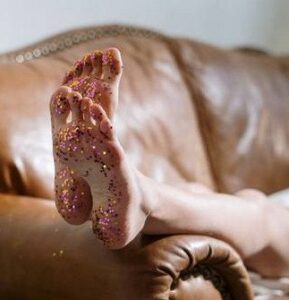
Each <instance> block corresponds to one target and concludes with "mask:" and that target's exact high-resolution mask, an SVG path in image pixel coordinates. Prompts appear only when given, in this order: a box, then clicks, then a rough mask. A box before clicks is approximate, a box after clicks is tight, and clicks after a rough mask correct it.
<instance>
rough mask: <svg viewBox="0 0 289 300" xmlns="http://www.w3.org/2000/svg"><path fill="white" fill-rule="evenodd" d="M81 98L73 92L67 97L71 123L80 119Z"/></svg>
mask: <svg viewBox="0 0 289 300" xmlns="http://www.w3.org/2000/svg"><path fill="white" fill-rule="evenodd" d="M81 98H82V96H81V94H80V93H78V92H75V91H73V92H71V93H69V95H68V101H69V104H70V108H71V112H72V121H78V120H80V119H81V117H82V114H81V110H80V103H81Z"/></svg>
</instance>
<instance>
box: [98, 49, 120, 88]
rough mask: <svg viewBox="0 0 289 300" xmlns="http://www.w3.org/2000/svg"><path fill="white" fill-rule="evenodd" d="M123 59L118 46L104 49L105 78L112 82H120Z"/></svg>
mask: <svg viewBox="0 0 289 300" xmlns="http://www.w3.org/2000/svg"><path fill="white" fill-rule="evenodd" d="M122 68H123V64H122V59H121V54H120V51H119V50H118V49H117V48H109V49H106V50H104V51H103V55H102V69H103V79H104V80H105V81H108V82H110V83H113V82H116V83H118V82H119V80H120V77H121V74H122Z"/></svg>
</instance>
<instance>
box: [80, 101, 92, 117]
mask: <svg viewBox="0 0 289 300" xmlns="http://www.w3.org/2000/svg"><path fill="white" fill-rule="evenodd" d="M91 106H92V100H91V99H90V98H88V97H85V98H83V99H82V101H81V111H82V113H83V119H84V121H85V122H87V123H91V113H90V107H91Z"/></svg>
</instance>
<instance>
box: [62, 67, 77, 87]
mask: <svg viewBox="0 0 289 300" xmlns="http://www.w3.org/2000/svg"><path fill="white" fill-rule="evenodd" d="M74 76H75V74H74V71H73V70H71V71H68V72H67V73H66V74H65V76H64V78H63V81H62V84H67V83H68V82H69V81H71V80H73V78H74Z"/></svg>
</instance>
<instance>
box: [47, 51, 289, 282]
mask: <svg viewBox="0 0 289 300" xmlns="http://www.w3.org/2000/svg"><path fill="white" fill-rule="evenodd" d="M121 73H122V61H121V56H120V53H119V51H118V50H117V49H114V48H111V49H106V50H104V51H103V52H101V51H96V52H94V53H92V54H89V55H87V56H85V57H84V58H83V59H82V60H81V61H79V62H77V63H76V65H75V66H74V67H73V69H72V70H71V71H70V72H68V74H67V75H66V76H65V79H64V81H63V86H62V87H60V88H59V89H58V90H57V91H56V92H55V94H54V95H53V96H52V98H51V105H50V108H51V117H52V133H53V146H54V158H55V168H56V177H55V186H56V206H57V209H58V211H59V213H60V214H61V215H62V216H63V218H64V219H65V220H66V221H67V222H69V223H71V224H81V223H83V222H85V221H87V220H91V221H92V228H93V231H94V233H95V234H96V235H97V237H98V238H99V239H100V240H102V241H103V243H104V244H105V246H106V247H107V248H110V249H119V248H122V247H124V246H126V245H127V244H128V243H130V242H131V241H132V240H133V239H134V237H135V236H136V235H137V234H138V233H139V232H140V231H143V232H144V233H146V234H152V235H156V234H184V233H187V234H201V235H207V236H212V237H214V238H218V239H221V240H224V241H226V242H227V243H229V244H231V245H232V246H233V247H235V248H236V250H237V251H238V252H239V253H240V255H241V257H242V258H243V259H244V261H245V263H246V264H247V266H248V267H249V268H251V269H253V270H255V271H257V272H259V273H261V274H262V275H264V276H283V275H289V254H288V251H286V250H288V249H289V238H288V237H289V212H288V210H286V209H285V208H283V207H281V206H278V205H277V204H272V203H270V202H269V201H267V198H266V196H265V195H264V194H262V193H261V192H258V191H255V190H243V191H240V192H239V193H237V194H236V195H225V194H218V193H215V192H213V191H211V190H209V189H208V188H206V187H205V186H202V185H200V184H191V183H187V184H185V183H184V184H183V185H182V186H179V187H173V186H169V185H166V184H161V183H159V182H155V181H153V180H151V179H150V178H148V177H146V176H144V175H143V174H141V173H140V172H139V171H138V170H136V169H134V167H133V166H132V165H130V162H129V161H128V159H127V157H126V155H125V152H124V151H123V149H122V147H121V145H120V143H119V141H118V139H117V136H116V134H115V130H114V127H113V116H114V115H115V113H116V108H117V105H118V86H119V81H120V78H121ZM69 114H71V115H72V117H71V120H69V118H68V116H69Z"/></svg>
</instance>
